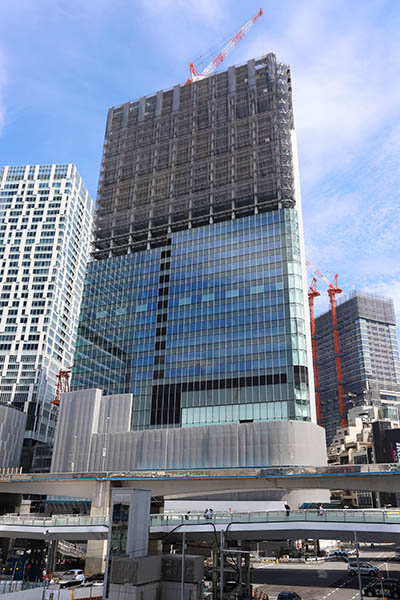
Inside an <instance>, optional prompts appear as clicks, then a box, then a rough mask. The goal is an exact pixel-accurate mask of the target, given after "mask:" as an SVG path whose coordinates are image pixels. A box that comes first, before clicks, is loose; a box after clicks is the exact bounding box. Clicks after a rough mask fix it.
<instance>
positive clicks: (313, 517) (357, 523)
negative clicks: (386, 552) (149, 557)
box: [0, 509, 400, 542]
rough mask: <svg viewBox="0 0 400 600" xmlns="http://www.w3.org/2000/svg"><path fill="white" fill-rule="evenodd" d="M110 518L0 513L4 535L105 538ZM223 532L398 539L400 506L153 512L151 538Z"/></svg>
mask: <svg viewBox="0 0 400 600" xmlns="http://www.w3.org/2000/svg"><path fill="white" fill-rule="evenodd" d="M108 526H109V521H108V518H107V517H90V516H77V515H60V516H54V517H37V516H30V515H26V516H15V515H10V516H8V515H6V516H2V517H0V537H12V538H16V537H19V538H35V539H52V540H56V539H63V540H73V541H79V540H88V539H106V538H107V535H108ZM219 531H225V532H226V535H227V537H228V539H231V540H233V539H246V540H265V539H298V538H304V537H308V538H323V539H336V538H338V539H342V540H346V539H353V538H354V532H356V534H357V537H358V539H359V540H360V541H368V542H370V541H376V542H379V541H400V509H399V510H396V509H391V510H379V509H374V510H331V509H328V510H326V511H325V512H324V514H323V515H319V514H318V512H317V511H316V510H315V509H314V510H291V511H290V514H289V515H287V514H286V512H285V511H268V512H254V513H243V512H241V513H231V514H228V513H216V514H214V516H213V518H212V519H205V518H204V516H203V515H202V514H194V513H193V514H192V513H191V514H186V515H177V514H157V515H151V517H150V536H151V538H154V539H156V538H160V537H162V538H164V539H165V538H166V536H168V539H169V540H170V541H173V540H174V539H179V537H180V536H181V535H182V533H185V534H186V537H187V539H188V540H190V539H194V540H195V539H208V538H210V539H212V538H213V537H215V534H216V533H217V532H219Z"/></svg>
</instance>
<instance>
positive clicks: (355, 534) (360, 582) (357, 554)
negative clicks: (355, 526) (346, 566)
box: [353, 531, 363, 600]
mask: <svg viewBox="0 0 400 600" xmlns="http://www.w3.org/2000/svg"><path fill="white" fill-rule="evenodd" d="M353 534H354V544H355V546H356V557H357V571H358V589H359V590H360V600H363V592H362V580H361V572H360V552H359V543H358V539H357V532H356V531H354V532H353Z"/></svg>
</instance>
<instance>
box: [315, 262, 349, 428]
mask: <svg viewBox="0 0 400 600" xmlns="http://www.w3.org/2000/svg"><path fill="white" fill-rule="evenodd" d="M306 263H307V266H308V267H310V269H311V270H312V271H313V272H314V273H315V274H316V275H318V277H319V278H320V279H322V281H324V282H325V283H326V284H327V286H328V289H327V292H328V295H329V301H330V305H331V319H332V333H333V345H334V349H335V366H336V379H337V391H338V397H339V412H340V423H341V426H342V427H346V425H347V417H346V410H345V406H344V388H343V375H342V360H341V356H340V342H339V330H338V322H337V313H336V294H341V293H342V291H343V290H342V289H341V288H340V287H339V286H338V274H337V273H336V275H335V277H334V278H333V280H332V281H329V279H328V278H327V277H325V275H323V274H322V273H321V272H320V271H318V270H317V269H315V267H313V265H312V264H311V263H310V262H309V261H308V260H307V261H306ZM314 279H315V277H314ZM314 279H313V281H314ZM312 285H313V284H311V286H312ZM311 286H310V291H311ZM314 287H315V286H314ZM318 295H319V294H318ZM308 298H309V303H310V293H309V296H308ZM312 302H313V303H314V298H313V299H312ZM313 311H314V306H313ZM310 315H311V306H310ZM311 328H312V324H311ZM314 331H315V319H314ZM312 348H313V362H314V364H315V363H316V362H317V344H316V340H315V344H313V346H312ZM314 377H315V369H314ZM317 377H318V372H317ZM316 389H317V384H316ZM318 398H319V404H320V394H319V380H318ZM316 403H317V393H316ZM320 409H321V406H320ZM317 419H318V406H317Z"/></svg>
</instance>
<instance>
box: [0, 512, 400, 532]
mask: <svg viewBox="0 0 400 600" xmlns="http://www.w3.org/2000/svg"><path fill="white" fill-rule="evenodd" d="M290 521H306V522H310V523H311V522H314V523H392V524H399V525H400V508H399V509H396V508H391V509H382V510H381V509H369V510H368V509H365V510H361V509H357V510H353V509H343V510H337V509H326V510H324V511H323V513H322V514H320V513H319V512H318V510H316V509H306V510H303V509H297V510H290V512H289V514H287V513H286V511H285V510H272V511H271V510H270V511H262V512H239V513H238V512H236V513H227V512H225V513H221V512H217V513H214V514H213V516H212V517H211V518H210V519H206V518H205V517H204V515H203V513H193V512H191V513H188V514H182V515H181V514H156V515H150V526H151V527H160V526H172V527H174V526H176V525H204V524H207V523H210V522H211V523H214V524H228V523H232V522H234V523H277V522H282V523H286V522H290ZM1 525H10V526H21V527H42V528H43V527H48V528H52V527H91V526H104V527H108V525H109V519H108V517H90V516H86V515H85V516H78V515H61V516H57V517H37V516H35V517H27V516H15V515H8V516H7V515H4V516H0V526H1Z"/></svg>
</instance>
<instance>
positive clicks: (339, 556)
mask: <svg viewBox="0 0 400 600" xmlns="http://www.w3.org/2000/svg"><path fill="white" fill-rule="evenodd" d="M326 558H327V560H344V561H345V562H349V553H348V552H347V551H346V550H332V551H331V552H329V554H328V556H327V557H326Z"/></svg>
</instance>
